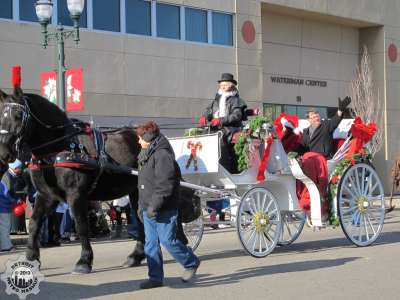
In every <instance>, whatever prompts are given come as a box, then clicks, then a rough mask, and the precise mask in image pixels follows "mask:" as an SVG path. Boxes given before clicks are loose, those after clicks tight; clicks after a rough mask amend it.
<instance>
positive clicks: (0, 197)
mask: <svg viewBox="0 0 400 300" xmlns="http://www.w3.org/2000/svg"><path fill="white" fill-rule="evenodd" d="M12 204H13V199H12V198H11V196H10V194H9V192H8V189H7V187H6V185H5V184H4V183H3V181H0V251H1V252H5V251H11V250H13V249H14V246H13V244H12V242H11V239H10V229H11V207H12Z"/></svg>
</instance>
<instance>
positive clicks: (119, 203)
mask: <svg viewBox="0 0 400 300" xmlns="http://www.w3.org/2000/svg"><path fill="white" fill-rule="evenodd" d="M113 206H114V208H115V211H116V222H117V225H116V226H115V232H114V234H113V235H112V237H111V238H114V239H116V238H120V237H121V236H122V213H123V212H124V213H125V216H126V223H127V225H130V224H131V223H132V222H131V204H130V201H129V196H128V195H126V196H124V197H121V198H119V199H115V200H114V201H113Z"/></svg>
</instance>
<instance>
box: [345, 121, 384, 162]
mask: <svg viewBox="0 0 400 300" xmlns="http://www.w3.org/2000/svg"><path fill="white" fill-rule="evenodd" d="M376 130H377V126H376V124H375V123H369V124H364V123H363V122H362V121H361V118H360V117H356V118H355V120H354V123H353V125H352V126H351V128H350V132H351V135H352V137H353V138H352V140H351V144H350V148H349V151H348V152H347V154H346V157H347V158H351V157H353V155H354V154H357V153H360V151H361V149H362V147H363V146H364V145H365V144H366V143H368V142H369V141H370V140H371V139H372V138H373V136H374V134H375V132H376Z"/></svg>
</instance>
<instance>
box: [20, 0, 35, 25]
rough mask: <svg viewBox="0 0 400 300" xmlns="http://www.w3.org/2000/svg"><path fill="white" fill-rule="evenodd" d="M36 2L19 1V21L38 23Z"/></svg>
mask: <svg viewBox="0 0 400 300" xmlns="http://www.w3.org/2000/svg"><path fill="white" fill-rule="evenodd" d="M36 1H37V0H19V19H20V20H22V21H31V22H39V20H38V18H37V16H36V9H35V3H36Z"/></svg>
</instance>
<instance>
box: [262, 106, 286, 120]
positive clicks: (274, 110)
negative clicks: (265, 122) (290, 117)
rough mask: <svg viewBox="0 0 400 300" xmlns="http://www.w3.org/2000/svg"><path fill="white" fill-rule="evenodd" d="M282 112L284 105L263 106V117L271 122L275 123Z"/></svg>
mask: <svg viewBox="0 0 400 300" xmlns="http://www.w3.org/2000/svg"><path fill="white" fill-rule="evenodd" d="M281 112H282V105H279V104H268V103H264V104H263V115H264V117H266V118H268V119H269V120H272V121H274V120H275V119H276V118H277V117H278V116H279V114H280V113H281Z"/></svg>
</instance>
